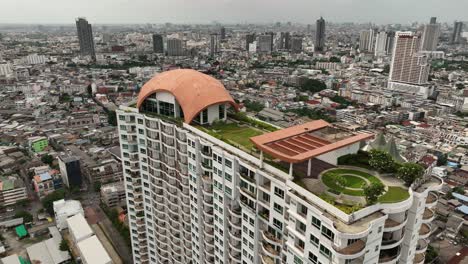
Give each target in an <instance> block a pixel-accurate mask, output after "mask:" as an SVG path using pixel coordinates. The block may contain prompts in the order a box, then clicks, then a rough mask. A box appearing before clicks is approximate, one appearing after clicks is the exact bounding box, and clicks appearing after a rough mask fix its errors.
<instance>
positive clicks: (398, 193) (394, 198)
mask: <svg viewBox="0 0 468 264" xmlns="http://www.w3.org/2000/svg"><path fill="white" fill-rule="evenodd" d="M408 198H409V193H408V190H406V189H404V188H402V187H398V186H388V191H387V192H386V193H384V194H383V195H382V196H380V197H379V202H381V203H398V202H401V201H404V200H406V199H408Z"/></svg>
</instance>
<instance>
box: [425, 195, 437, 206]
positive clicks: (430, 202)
mask: <svg viewBox="0 0 468 264" xmlns="http://www.w3.org/2000/svg"><path fill="white" fill-rule="evenodd" d="M437 201H438V198H437V194H435V193H434V192H429V194H428V195H427V198H426V207H434V206H435V205H436V204H437Z"/></svg>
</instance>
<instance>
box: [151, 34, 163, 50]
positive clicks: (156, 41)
mask: <svg viewBox="0 0 468 264" xmlns="http://www.w3.org/2000/svg"><path fill="white" fill-rule="evenodd" d="M153 51H154V53H164V43H163V36H162V35H161V34H153Z"/></svg>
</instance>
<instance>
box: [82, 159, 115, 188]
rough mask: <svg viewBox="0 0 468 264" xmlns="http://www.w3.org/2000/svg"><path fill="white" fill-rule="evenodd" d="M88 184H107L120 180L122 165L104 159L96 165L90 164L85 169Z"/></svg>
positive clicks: (113, 160)
mask: <svg viewBox="0 0 468 264" xmlns="http://www.w3.org/2000/svg"><path fill="white" fill-rule="evenodd" d="M86 176H87V178H88V181H89V182H90V183H95V182H100V183H108V182H114V181H120V180H122V164H121V163H120V162H118V161H116V160H115V159H112V158H111V159H106V160H103V161H101V162H100V163H98V164H91V165H89V167H87V169H86Z"/></svg>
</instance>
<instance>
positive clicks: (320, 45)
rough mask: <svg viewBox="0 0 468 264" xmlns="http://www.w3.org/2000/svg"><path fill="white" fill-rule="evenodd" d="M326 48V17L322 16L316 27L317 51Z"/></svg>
mask: <svg viewBox="0 0 468 264" xmlns="http://www.w3.org/2000/svg"><path fill="white" fill-rule="evenodd" d="M324 49H325V19H323V17H320V19H318V20H317V24H316V29H315V51H323V50H324Z"/></svg>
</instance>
